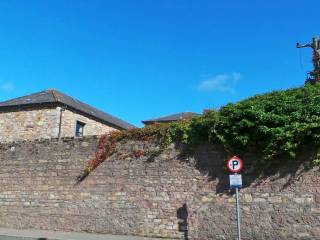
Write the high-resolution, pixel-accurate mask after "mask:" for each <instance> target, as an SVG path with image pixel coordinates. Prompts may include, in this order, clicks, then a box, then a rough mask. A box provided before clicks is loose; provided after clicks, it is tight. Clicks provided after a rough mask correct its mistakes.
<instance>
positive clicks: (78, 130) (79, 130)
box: [76, 121, 86, 137]
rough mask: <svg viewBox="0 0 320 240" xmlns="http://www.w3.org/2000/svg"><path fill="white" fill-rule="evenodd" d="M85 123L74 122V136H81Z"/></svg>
mask: <svg viewBox="0 0 320 240" xmlns="http://www.w3.org/2000/svg"><path fill="white" fill-rule="evenodd" d="M85 125H86V124H85V123H83V122H80V121H77V123H76V137H82V136H83V131H84V126H85Z"/></svg>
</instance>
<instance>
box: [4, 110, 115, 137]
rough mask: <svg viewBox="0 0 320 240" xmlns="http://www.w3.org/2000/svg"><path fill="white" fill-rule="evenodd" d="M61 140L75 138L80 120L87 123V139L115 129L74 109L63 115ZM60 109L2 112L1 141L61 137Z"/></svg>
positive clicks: (85, 133) (85, 128) (85, 131)
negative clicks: (59, 134)
mask: <svg viewBox="0 0 320 240" xmlns="http://www.w3.org/2000/svg"><path fill="white" fill-rule="evenodd" d="M62 114H63V115H62V126H61V137H73V136H75V132H76V121H81V122H83V123H85V124H86V125H85V127H84V136H90V135H101V134H103V133H106V132H109V131H112V130H115V129H114V128H112V127H110V126H108V125H106V124H102V123H100V122H98V121H95V120H93V119H90V118H87V117H85V116H83V115H80V114H78V113H75V112H72V111H70V110H65V111H63V112H62ZM59 122H60V108H59V107H58V108H43V109H33V110H30V109H29V110H21V111H13V112H2V113H0V142H12V141H16V140H34V139H41V138H44V139H50V138H57V137H58V133H59Z"/></svg>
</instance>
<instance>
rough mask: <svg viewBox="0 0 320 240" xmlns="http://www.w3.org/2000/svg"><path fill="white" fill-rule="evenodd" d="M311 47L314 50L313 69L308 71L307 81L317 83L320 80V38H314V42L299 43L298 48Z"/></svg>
mask: <svg viewBox="0 0 320 240" xmlns="http://www.w3.org/2000/svg"><path fill="white" fill-rule="evenodd" d="M306 47H310V48H312V51H313V57H312V62H313V71H310V72H308V76H307V80H306V83H311V84H316V83H317V82H320V38H319V37H314V38H312V42H311V43H308V44H300V43H297V48H306Z"/></svg>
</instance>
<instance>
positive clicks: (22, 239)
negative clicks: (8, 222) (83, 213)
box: [0, 228, 169, 240]
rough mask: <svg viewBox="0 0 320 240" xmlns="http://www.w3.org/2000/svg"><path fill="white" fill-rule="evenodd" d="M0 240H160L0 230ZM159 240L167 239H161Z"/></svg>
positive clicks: (158, 239) (153, 239) (155, 239)
mask: <svg viewBox="0 0 320 240" xmlns="http://www.w3.org/2000/svg"><path fill="white" fill-rule="evenodd" d="M0 240H160V238H148V237H137V236H124V235H109V234H91V233H76V232H56V231H43V230H17V229H8V228H0ZM161 240H169V239H163V238H161Z"/></svg>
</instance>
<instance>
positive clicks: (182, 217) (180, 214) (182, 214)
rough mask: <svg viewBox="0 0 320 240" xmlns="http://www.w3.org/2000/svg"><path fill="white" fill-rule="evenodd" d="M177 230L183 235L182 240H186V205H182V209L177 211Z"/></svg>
mask: <svg viewBox="0 0 320 240" xmlns="http://www.w3.org/2000/svg"><path fill="white" fill-rule="evenodd" d="M177 218H178V219H179V222H178V230H179V232H183V233H184V240H188V239H189V238H188V207H187V204H186V203H185V204H183V205H182V207H180V208H178V210H177Z"/></svg>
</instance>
